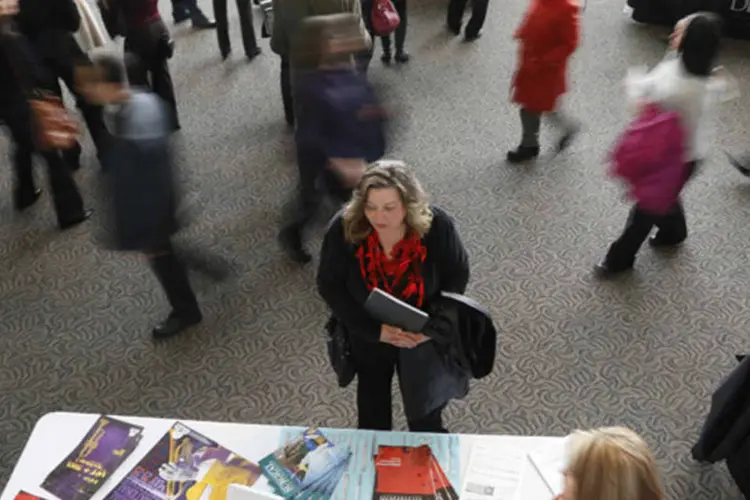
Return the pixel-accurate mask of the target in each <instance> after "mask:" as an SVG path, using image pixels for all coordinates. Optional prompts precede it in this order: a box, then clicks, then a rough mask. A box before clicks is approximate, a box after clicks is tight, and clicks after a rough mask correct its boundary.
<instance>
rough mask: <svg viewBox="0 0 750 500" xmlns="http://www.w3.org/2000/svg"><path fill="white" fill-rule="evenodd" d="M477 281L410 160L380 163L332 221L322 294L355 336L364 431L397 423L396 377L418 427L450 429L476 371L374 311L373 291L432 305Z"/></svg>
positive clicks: (414, 426) (452, 230) (322, 265)
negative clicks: (449, 414)
mask: <svg viewBox="0 0 750 500" xmlns="http://www.w3.org/2000/svg"><path fill="white" fill-rule="evenodd" d="M468 281H469V259H468V256H467V255H466V251H465V250H464V246H463V244H462V243H461V239H460V238H459V236H458V232H457V231H456V228H455V226H454V224H453V220H452V219H451V218H450V216H448V214H446V213H445V212H444V211H442V210H441V209H439V208H437V207H435V206H432V205H430V204H429V203H428V201H427V196H426V194H425V192H424V191H423V190H422V187H421V186H420V185H419V182H418V181H417V180H416V179H415V178H414V176H413V174H412V173H411V172H410V170H409V169H407V168H406V167H405V166H404V164H403V163H401V162H387V161H380V162H376V163H375V164H374V165H373V166H371V167H370V168H369V169H368V170H367V171H366V172H365V174H364V176H363V177H362V179H361V181H360V182H359V184H358V185H357V188H356V189H355V190H354V194H353V196H352V199H351V201H350V202H349V204H348V205H347V207H346V208H345V209H344V211H343V214H342V215H339V216H337V217H336V218H335V219H334V220H333V222H332V223H331V225H330V226H329V228H328V231H327V233H326V236H325V239H324V241H323V248H322V250H321V255H320V268H319V270H318V291H319V292H320V294H321V296H322V297H323V299H324V300H325V301H326V303H327V304H328V307H329V308H330V309H331V312H332V314H333V317H334V319H335V320H337V321H338V322H340V323H341V324H342V325H343V326H344V327H345V328H346V330H347V331H348V334H349V338H350V342H351V348H352V357H353V358H354V365H355V367H356V371H357V378H358V383H357V413H358V418H359V428H360V429H374V430H390V429H391V427H392V404H391V383H392V381H393V375H394V373H398V378H399V386H400V388H401V394H402V397H403V400H404V408H405V412H406V419H407V422H408V426H409V430H411V431H413V432H447V431H446V430H445V428H444V427H443V420H442V412H443V409H444V408H445V406H446V405H447V404H448V402H449V401H450V400H451V399H456V398H462V397H464V396H465V395H466V393H467V392H468V376H467V375H466V374H465V373H463V372H461V371H460V370H456V369H454V368H453V367H452V366H450V365H449V364H448V363H447V362H446V361H445V360H444V357H443V356H441V354H440V352H439V350H438V349H439V346H437V345H436V343H437V342H436V341H434V340H431V339H430V338H429V337H427V336H425V335H423V334H422V333H420V332H406V331H403V330H401V329H399V328H396V327H395V326H392V325H387V324H382V323H381V322H379V321H377V320H376V319H375V318H373V317H372V316H370V315H369V314H368V313H367V311H366V310H365V308H364V303H365V301H366V300H367V297H368V295H369V293H370V291H371V290H373V289H374V288H379V289H381V290H384V291H386V292H387V293H389V294H391V295H393V296H395V297H397V298H399V299H401V300H403V301H405V302H407V303H409V304H411V305H412V306H414V307H417V308H420V309H425V308H428V307H429V305H430V303H431V301H433V300H435V299H436V298H438V297H439V296H440V292H442V291H447V292H454V293H463V292H464V290H465V289H466V284H467V282H468Z"/></svg>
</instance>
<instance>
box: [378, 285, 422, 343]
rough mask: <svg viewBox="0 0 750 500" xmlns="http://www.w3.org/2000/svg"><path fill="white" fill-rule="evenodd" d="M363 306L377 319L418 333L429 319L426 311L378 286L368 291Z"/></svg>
mask: <svg viewBox="0 0 750 500" xmlns="http://www.w3.org/2000/svg"><path fill="white" fill-rule="evenodd" d="M364 307H365V310H366V311H367V312H368V313H369V314H370V315H371V316H372V317H373V318H375V319H377V320H378V321H381V322H383V323H386V324H388V325H393V326H396V327H398V328H402V329H404V330H406V331H408V332H412V333H420V332H421V331H422V329H423V328H424V326H425V325H426V324H427V320H429V319H430V316H429V315H428V314H427V313H426V312H424V311H422V310H421V309H418V308H416V307H414V306H412V305H411V304H407V303H406V302H404V301H403V300H400V299H397V298H396V297H394V296H393V295H390V294H388V293H386V292H384V291H383V290H380V289H379V288H374V289H373V290H372V292H370V295H369V296H368V297H367V300H366V301H365V306H364Z"/></svg>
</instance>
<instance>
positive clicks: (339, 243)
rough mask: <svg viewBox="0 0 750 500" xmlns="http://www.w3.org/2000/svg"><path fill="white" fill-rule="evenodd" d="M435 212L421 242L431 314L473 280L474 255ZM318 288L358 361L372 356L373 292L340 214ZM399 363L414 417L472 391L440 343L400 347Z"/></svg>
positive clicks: (375, 330) (376, 338) (376, 326)
mask: <svg viewBox="0 0 750 500" xmlns="http://www.w3.org/2000/svg"><path fill="white" fill-rule="evenodd" d="M432 211H433V221H432V226H431V228H430V230H429V232H428V233H427V234H426V235H425V236H424V238H423V239H422V244H423V245H424V246H425V248H426V249H427V257H426V258H425V262H424V264H423V267H422V275H423V278H424V286H425V295H424V296H425V301H424V309H425V310H426V311H429V310H430V307H432V304H436V303H437V302H438V301H440V300H441V292H454V293H459V294H461V293H463V292H464V291H465V290H466V285H467V283H468V281H469V257H468V255H467V253H466V250H465V249H464V246H463V243H462V242H461V239H460V238H459V235H458V232H457V231H456V228H455V225H454V223H453V220H452V219H451V217H450V216H449V215H448V214H447V213H445V212H444V211H443V210H442V209H440V208H438V207H434V206H433V207H432ZM317 284H318V292H319V293H320V295H321V296H322V297H323V299H324V300H325V301H326V303H327V304H328V307H329V308H330V309H331V313H332V314H333V316H334V317H335V318H336V319H337V320H338V321H339V322H340V323H342V324H343V325H344V327H346V329H347V331H348V332H349V339H350V343H351V350H352V353H353V355H354V358H355V359H356V358H357V357H360V356H367V355H368V353H369V352H370V350H371V347H372V345H373V343H378V342H380V328H381V323H380V322H378V321H377V320H375V318H373V317H372V316H370V315H369V314H368V313H367V311H365V309H364V303H365V301H366V300H367V297H368V296H369V293H370V291H369V289H368V288H367V286H366V284H365V282H364V280H363V279H362V274H361V271H360V267H359V261H358V260H357V257H356V247H355V246H354V245H352V244H350V243H348V242H347V241H346V240H345V239H344V228H343V221H342V218H341V215H340V214H339V215H337V216H336V217H334V219H333V220H332V221H331V223H330V225H329V227H328V230H327V232H326V235H325V238H324V240H323V247H322V250H321V253H320V266H319V269H318V277H317ZM430 321H432V319H431V320H430ZM430 321H428V325H427V327H425V331H428V330H429V328H430ZM440 328H442V323H441V326H440ZM399 365H400V369H401V391H402V393H403V396H404V397H403V399H404V406H405V410H406V414H407V417H408V418H409V419H415V418H420V417H423V416H424V415H426V414H428V413H430V412H432V411H433V410H435V409H437V408H439V407H441V406H443V405H445V404H446V403H447V402H448V401H449V400H451V399H454V398H462V397H464V396H465V395H466V394H467V393H468V390H469V373H468V372H467V371H466V370H465V369H462V367H461V366H459V365H457V364H456V363H453V362H451V357H450V356H448V355H447V351H446V347H445V346H444V345H439V343H438V342H425V343H424V344H422V345H420V346H419V347H417V348H415V349H400V350H399Z"/></svg>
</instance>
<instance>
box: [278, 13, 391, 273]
mask: <svg viewBox="0 0 750 500" xmlns="http://www.w3.org/2000/svg"><path fill="white" fill-rule="evenodd" d="M296 43H299V44H300V46H299V47H297V48H296V50H297V53H296V57H297V62H298V63H299V64H302V65H304V66H305V67H310V68H316V70H314V71H307V72H304V73H300V74H299V75H298V78H297V81H296V88H297V95H296V99H297V105H298V108H299V110H300V112H299V114H298V121H297V130H296V134H295V139H296V143H297V166H298V169H299V187H298V189H299V192H298V195H297V196H298V200H297V203H298V206H297V209H296V211H295V213H294V214H293V216H292V218H291V220H290V221H289V222H288V223H287V224H286V225H285V227H284V229H282V231H281V233H280V235H279V239H280V241H281V244H282V246H283V248H284V249H285V250H286V252H287V254H288V255H289V256H290V258H292V259H293V260H294V261H296V262H300V263H306V262H309V261H310V259H311V257H310V254H308V253H307V251H305V249H304V247H303V243H302V239H303V236H302V235H303V231H304V229H305V227H306V226H307V224H308V223H309V222H310V221H311V220H312V219H313V218H314V217H315V215H316V214H317V212H318V207H319V206H320V202H321V200H322V198H323V195H324V192H323V191H328V192H329V193H331V194H333V195H334V197H335V198H336V199H337V201H339V202H341V203H343V202H346V201H348V199H349V196H350V194H351V189H352V188H353V187H354V186H355V185H356V184H357V182H359V178H360V177H361V176H362V173H363V172H364V170H365V166H366V164H367V163H369V162H371V161H375V160H376V159H379V158H380V157H382V156H383V154H384V151H385V138H384V130H383V126H384V124H383V122H384V116H383V110H382V108H381V106H380V104H379V102H378V99H377V96H376V95H375V92H374V91H373V89H372V87H371V86H370V85H369V84H368V83H367V78H366V76H365V75H364V74H362V73H361V72H359V71H357V70H356V69H355V65H354V60H353V56H354V54H358V53H360V52H361V51H362V50H364V49H365V48H366V47H367V40H366V39H365V38H364V37H363V36H362V32H361V30H360V20H359V18H358V17H357V16H355V15H354V14H331V15H328V16H314V17H308V18H307V19H305V20H304V21H303V22H302V23H301V26H300V29H299V39H298V40H297V42H296ZM321 184H322V185H321Z"/></svg>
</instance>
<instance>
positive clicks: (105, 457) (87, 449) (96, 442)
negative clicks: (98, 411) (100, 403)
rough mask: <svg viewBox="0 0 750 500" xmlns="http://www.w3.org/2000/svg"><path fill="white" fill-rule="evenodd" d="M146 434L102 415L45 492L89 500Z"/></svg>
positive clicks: (53, 474) (64, 499)
mask: <svg viewBox="0 0 750 500" xmlns="http://www.w3.org/2000/svg"><path fill="white" fill-rule="evenodd" d="M142 433H143V428H142V427H140V426H138V425H132V424H128V423H126V422H122V421H120V420H116V419H114V418H111V417H107V416H104V415H102V416H101V417H99V419H98V420H97V421H96V423H95V424H94V425H93V426H92V427H91V429H89V431H88V432H87V433H86V436H85V437H84V438H83V440H82V441H81V442H80V443H79V444H78V446H76V448H75V449H74V450H73V451H72V452H71V453H70V455H68V456H67V457H66V458H65V460H63V461H62V462H61V463H60V465H58V466H57V467H55V469H54V470H53V471H52V472H51V473H50V474H49V475H48V476H47V478H46V479H45V480H44V482H43V483H42V488H44V489H45V490H47V491H49V492H50V493H52V494H53V495H55V496H56V497H59V498H61V499H62V500H88V499H89V498H91V497H92V496H93V495H94V493H96V492H97V491H98V490H99V488H100V487H101V486H102V484H104V482H105V481H106V480H107V479H108V478H109V476H111V475H112V473H113V472H114V471H115V470H117V468H118V467H119V466H120V464H122V463H123V462H124V461H125V459H126V458H128V456H130V453H132V451H133V450H134V449H135V447H136V446H137V445H138V442H139V441H140V439H141V435H142Z"/></svg>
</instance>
